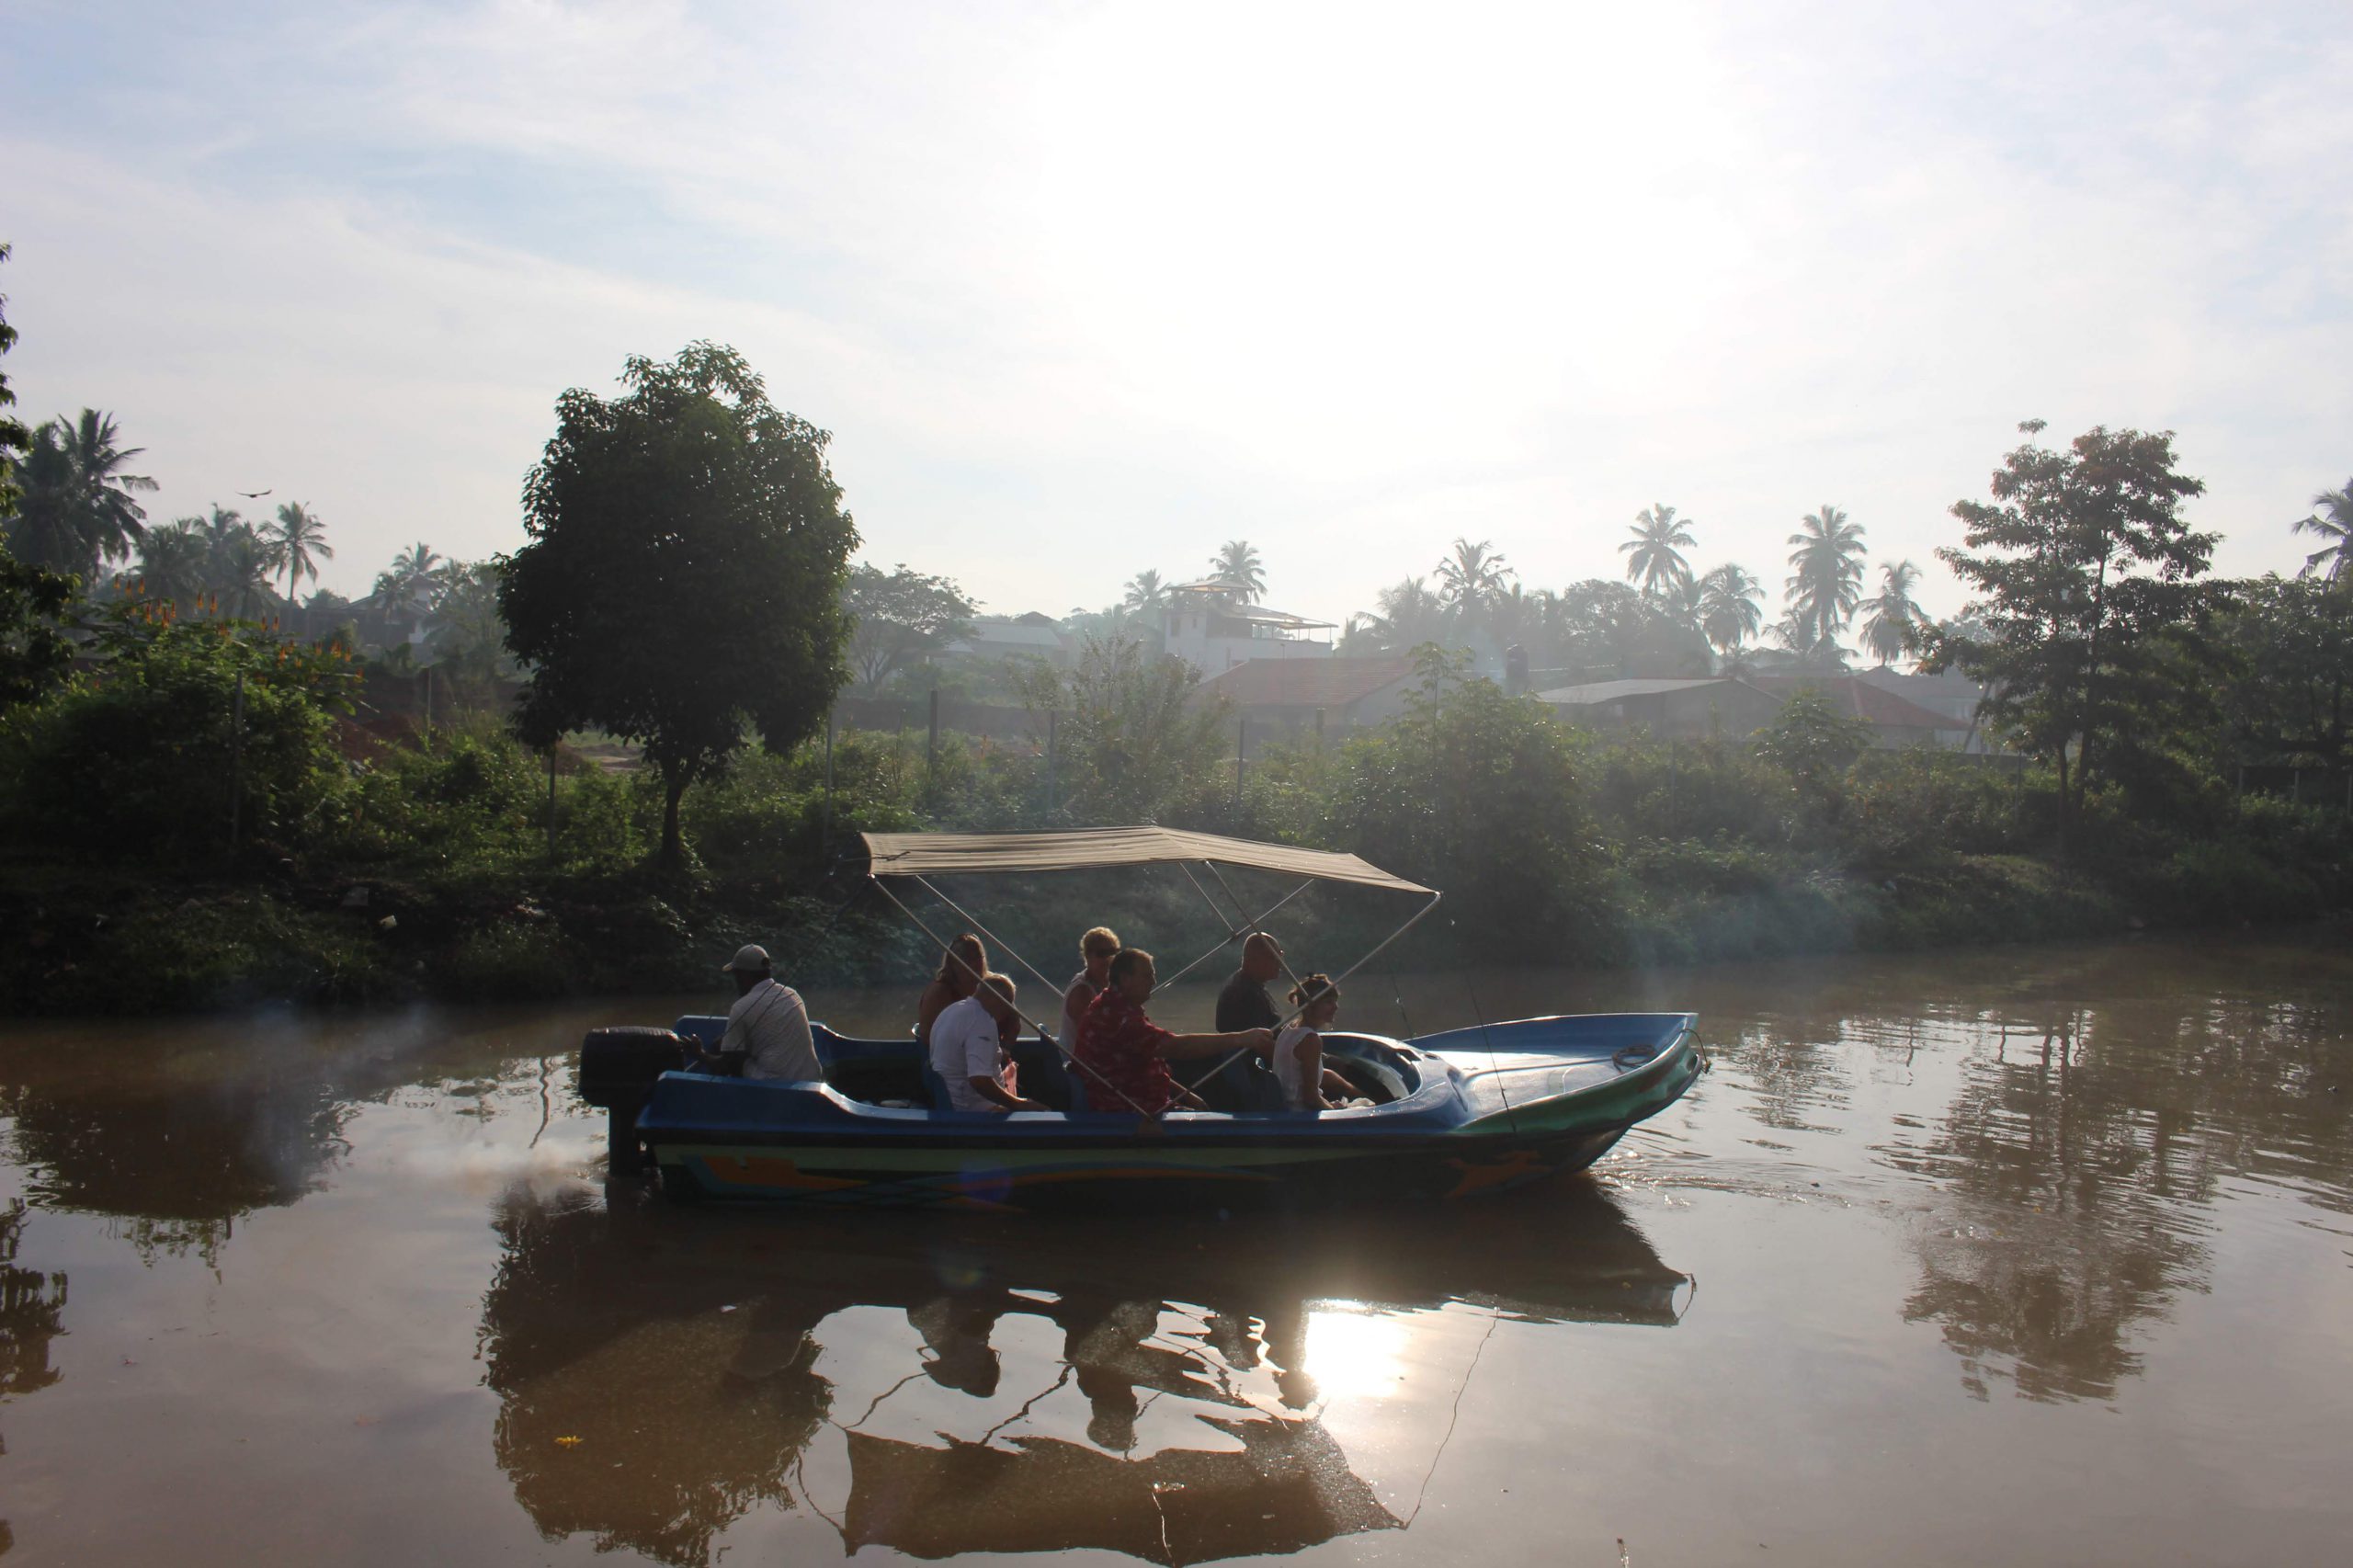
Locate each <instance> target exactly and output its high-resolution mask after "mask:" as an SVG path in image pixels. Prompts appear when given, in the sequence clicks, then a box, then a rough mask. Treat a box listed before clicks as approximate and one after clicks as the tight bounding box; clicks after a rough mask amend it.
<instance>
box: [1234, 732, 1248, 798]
mask: <svg viewBox="0 0 2353 1568" xmlns="http://www.w3.org/2000/svg"><path fill="white" fill-rule="evenodd" d="M1235 725H1236V727H1235V730H1234V733H1233V805H1234V809H1235V810H1237V811H1239V810H1240V809H1241V807H1242V765H1243V758H1245V756H1249V754H1250V721H1249V720H1247V719H1240V720H1236V721H1235Z"/></svg>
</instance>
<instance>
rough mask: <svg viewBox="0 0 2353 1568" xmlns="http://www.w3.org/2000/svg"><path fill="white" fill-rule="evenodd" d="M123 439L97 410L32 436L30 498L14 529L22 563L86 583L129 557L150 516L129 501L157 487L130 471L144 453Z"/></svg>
mask: <svg viewBox="0 0 2353 1568" xmlns="http://www.w3.org/2000/svg"><path fill="white" fill-rule="evenodd" d="M121 435H122V432H121V430H120V428H119V426H117V425H116V424H115V421H114V416H113V415H108V414H100V413H99V412H98V411H97V409H94V408H85V409H84V410H83V411H82V412H81V415H79V416H78V417H77V418H74V419H67V418H66V417H64V416H63V415H59V416H58V417H57V418H55V419H52V420H50V421H49V422H48V423H46V424H44V425H42V426H40V428H39V429H38V430H35V431H34V432H33V437H32V448H31V450H30V451H29V452H28V454H27V456H26V459H25V463H24V482H23V489H24V494H23V495H22V497H21V498H20V500H19V502H18V515H17V518H16V520H15V521H14V522H12V523H11V524H10V525H9V539H8V542H9V545H10V547H11V548H12V549H14V550H15V551H16V552H17V555H18V556H19V557H20V558H21V559H23V560H25V561H28V562H31V563H32V564H34V565H37V566H41V567H44V568H46V569H48V570H50V571H52V572H70V573H74V574H76V575H78V576H80V577H81V578H82V579H83V580H84V581H85V582H87V581H88V580H89V579H90V578H92V577H94V576H95V575H96V574H97V567H98V562H100V561H101V560H106V561H119V560H120V559H122V558H123V557H124V556H127V555H129V554H130V553H131V550H132V549H133V547H134V546H135V545H136V544H137V543H138V540H139V536H140V535H141V534H142V532H144V531H145V519H146V517H147V512H146V508H144V507H142V506H140V505H139V503H138V502H136V501H134V500H132V499H131V497H132V496H133V495H137V494H144V493H146V492H149V491H152V490H153V489H155V488H156V484H155V482H154V481H153V480H152V479H149V478H147V477H146V476H145V475H143V474H136V473H128V472H124V470H125V468H126V467H127V466H128V465H129V463H130V462H131V460H132V459H133V458H136V457H138V456H139V455H140V453H141V452H142V451H143V450H144V448H141V447H131V448H128V449H126V448H124V447H122V446H121V445H120V441H121Z"/></svg>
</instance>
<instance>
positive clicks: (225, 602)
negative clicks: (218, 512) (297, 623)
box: [207, 513, 278, 620]
mask: <svg viewBox="0 0 2353 1568" xmlns="http://www.w3.org/2000/svg"><path fill="white" fill-rule="evenodd" d="M230 516H232V517H234V516H235V514H234V513H231V514H230ZM208 542H211V543H212V549H211V559H210V562H208V563H207V567H208V570H209V572H210V576H211V579H212V581H211V584H210V586H211V589H212V592H213V593H215V594H217V595H218V596H220V602H221V609H222V613H223V614H225V615H229V616H232V617H233V618H235V619H240V620H252V619H258V618H259V617H260V616H261V615H262V614H263V613H264V612H266V611H267V609H268V608H269V607H270V603H271V601H272V600H273V599H275V598H276V597H277V596H276V594H274V593H273V592H272V591H271V589H270V585H269V580H270V579H271V578H272V577H274V576H276V575H277V574H278V546H277V545H276V544H274V543H272V542H271V541H270V540H267V539H265V538H263V537H262V536H261V534H260V533H258V532H257V531H256V529H255V528H254V527H253V525H252V524H250V523H247V522H244V520H243V519H240V520H239V521H238V523H237V526H236V527H235V528H232V529H230V530H228V531H227V532H225V533H224V534H223V535H222V537H221V538H220V540H218V541H217V542H212V541H208Z"/></svg>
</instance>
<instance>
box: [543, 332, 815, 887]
mask: <svg viewBox="0 0 2353 1568" xmlns="http://www.w3.org/2000/svg"><path fill="white" fill-rule="evenodd" d="M621 380H622V382H623V385H624V386H625V387H626V389H627V390H626V392H624V394H623V395H622V396H620V397H619V398H614V399H609V400H608V399H605V398H600V397H598V396H597V395H596V394H595V393H593V392H586V391H585V390H582V389H580V388H576V387H575V388H574V389H573V390H571V391H569V392H565V393H564V394H563V397H562V398H560V399H559V400H558V401H557V403H556V433H555V435H554V437H551V439H550V440H549V442H548V444H547V449H546V451H545V452H544V453H543V454H542V456H541V457H540V462H539V464H538V466H537V467H535V468H534V469H533V470H532V471H531V474H530V478H529V481H528V482H527V483H526V484H525V486H524V491H523V527H524V531H525V532H526V533H527V534H528V535H529V541H528V542H527V543H525V544H524V546H523V547H522V548H521V549H520V550H518V551H516V552H515V553H514V554H513V555H512V556H509V557H506V559H505V560H504V562H502V565H503V567H504V572H505V575H504V580H503V581H502V583H501V585H500V588H499V608H500V610H501V612H502V613H503V614H504V615H505V617H506V628H507V645H508V646H509V647H510V648H511V649H513V651H514V653H515V654H516V656H517V658H519V659H521V660H523V661H524V662H525V663H526V664H527V665H529V666H530V671H531V674H530V679H529V684H528V686H527V687H525V690H524V695H523V702H522V707H521V710H520V712H519V714H518V722H519V725H520V728H521V730H522V733H523V734H524V736H525V738H526V739H528V740H531V741H534V742H537V743H540V744H546V743H548V742H551V741H552V740H553V739H554V738H555V737H556V735H558V734H560V733H562V732H563V731H565V730H570V729H577V728H582V727H585V726H590V725H594V726H597V727H598V728H601V729H605V730H608V731H610V732H611V733H615V734H617V735H621V736H624V737H626V738H628V739H630V740H633V741H635V742H637V743H638V744H641V745H642V747H643V748H644V751H645V755H646V757H647V759H648V760H649V761H651V762H652V763H653V764H654V767H656V768H658V769H659V770H660V772H661V775H662V783H663V792H664V801H663V813H662V855H663V858H664V859H665V861H666V862H668V863H669V864H671V865H674V866H675V865H676V864H678V863H679V862H680V861H681V860H682V859H683V858H684V853H685V846H683V845H682V844H681V842H680V840H679V836H678V801H679V799H680V797H681V796H683V795H684V794H685V793H686V791H687V788H688V786H689V785H690V784H692V783H693V782H694V781H695V780H696V779H698V778H704V777H707V776H709V775H710V774H712V773H714V772H716V771H718V770H719V769H721V768H723V767H725V766H726V764H727V762H728V761H729V759H730V758H732V757H733V756H734V755H735V754H736V753H737V752H738V751H739V750H741V749H742V747H743V745H744V744H745V736H746V732H747V731H751V730H756V731H758V733H759V734H760V737H761V739H762V740H763V741H764V742H765V743H766V744H767V746H768V748H769V749H770V750H772V751H780V750H783V749H785V748H788V747H790V746H791V745H793V744H797V743H798V742H800V741H801V740H803V739H805V738H807V736H808V735H809V734H810V733H813V731H814V730H815V729H816V728H817V727H818V726H819V725H820V724H822V723H823V722H824V715H825V712H826V710H827V709H828V708H829V707H831V705H832V703H833V700H834V694H835V692H836V691H838V690H839V689H840V688H841V686H842V682H843V680H844V679H845V678H846V676H847V668H846V666H845V662H844V654H845V652H846V650H847V644H848V642H849V618H848V615H847V611H845V610H844V608H842V590H843V588H844V586H845V585H847V581H848V576H849V554H850V551H851V550H853V549H854V548H855V547H856V546H857V543H858V530H857V528H856V527H855V526H854V525H853V524H852V523H851V520H850V517H849V515H848V514H847V512H845V511H843V510H842V506H841V487H840V486H839V485H837V484H835V483H834V476H833V474H832V472H831V471H830V470H829V469H828V468H827V466H826V463H825V446H826V442H827V440H828V439H829V437H827V435H826V433H825V432H824V431H823V430H820V429H818V428H817V427H816V426H813V425H812V424H810V423H809V422H808V421H806V420H804V419H801V418H799V417H797V416H795V415H790V414H786V413H783V412H780V411H779V410H778V409H777V408H776V407H775V406H774V405H772V404H771V403H769V402H768V398H767V388H766V387H765V386H764V385H763V384H762V383H761V381H760V378H759V377H758V376H757V375H756V374H755V373H754V372H753V370H752V368H751V366H750V365H748V364H747V363H745V359H744V358H743V356H742V355H740V354H738V353H736V352H735V350H733V348H728V347H722V346H721V345H718V344H712V343H695V344H690V345H688V347H686V348H685V349H684V350H683V351H681V352H680V353H679V355H678V357H677V358H675V359H672V360H669V361H667V362H662V361H656V360H653V359H647V358H639V357H632V358H631V359H630V360H629V362H628V366H627V368H626V369H624V371H623V372H622V377H621Z"/></svg>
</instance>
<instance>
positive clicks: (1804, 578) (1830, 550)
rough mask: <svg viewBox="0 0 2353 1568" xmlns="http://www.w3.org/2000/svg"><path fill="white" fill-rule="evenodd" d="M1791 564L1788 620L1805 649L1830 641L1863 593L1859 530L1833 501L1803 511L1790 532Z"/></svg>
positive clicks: (1861, 531)
mask: <svg viewBox="0 0 2353 1568" xmlns="http://www.w3.org/2000/svg"><path fill="white" fill-rule="evenodd" d="M1790 543H1791V544H1793V545H1795V546H1796V547H1797V548H1796V549H1794V550H1792V551H1790V565H1791V566H1793V567H1795V568H1796V572H1795V574H1793V575H1792V576H1791V577H1790V580H1789V585H1788V596H1789V606H1790V620H1791V621H1793V622H1794V623H1795V625H1796V628H1797V631H1798V632H1799V634H1800V635H1801V636H1802V638H1803V640H1804V646H1805V647H1806V648H1807V649H1813V648H1817V647H1819V646H1820V645H1821V644H1823V643H1825V642H1832V643H1835V642H1837V640H1838V634H1839V633H1840V632H1841V631H1845V630H1846V629H1847V622H1848V621H1849V620H1852V619H1854V617H1855V606H1856V603H1857V601H1859V599H1860V598H1861V597H1862V594H1863V529H1862V525H1861V524H1859V523H1854V522H1849V521H1848V520H1847V514H1846V513H1844V512H1842V511H1840V510H1839V509H1838V508H1837V507H1836V506H1824V507H1823V508H1822V510H1820V511H1819V512H1809V513H1807V514H1806V515H1805V517H1803V518H1802V521H1801V524H1800V527H1799V528H1798V531H1797V532H1796V533H1793V534H1791V535H1790Z"/></svg>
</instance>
